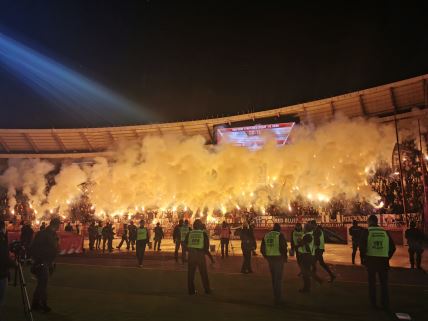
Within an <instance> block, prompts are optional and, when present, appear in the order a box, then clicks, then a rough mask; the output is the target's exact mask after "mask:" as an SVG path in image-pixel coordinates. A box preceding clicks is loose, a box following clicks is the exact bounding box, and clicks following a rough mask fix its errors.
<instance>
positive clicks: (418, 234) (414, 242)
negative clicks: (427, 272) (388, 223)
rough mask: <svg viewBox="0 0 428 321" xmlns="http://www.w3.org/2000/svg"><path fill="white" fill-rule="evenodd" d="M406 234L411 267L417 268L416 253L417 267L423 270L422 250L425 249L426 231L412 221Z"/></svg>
mask: <svg viewBox="0 0 428 321" xmlns="http://www.w3.org/2000/svg"><path fill="white" fill-rule="evenodd" d="M404 236H405V237H406V239H407V244H408V245H409V260H410V267H411V268H412V269H414V268H415V254H416V268H417V269H419V270H422V271H423V269H422V266H421V262H422V252H423V251H424V247H423V242H424V233H422V231H421V230H419V229H417V228H416V223H415V222H413V221H412V222H410V228H409V229H407V230H406V232H405V234H404Z"/></svg>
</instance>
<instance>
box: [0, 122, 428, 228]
mask: <svg viewBox="0 0 428 321" xmlns="http://www.w3.org/2000/svg"><path fill="white" fill-rule="evenodd" d="M291 141H292V143H291V144H289V145H286V146H283V147H278V146H276V144H275V142H274V141H268V142H267V144H266V145H265V146H264V147H263V148H262V149H260V150H257V151H250V150H248V149H245V148H241V147H236V146H232V145H228V144H222V145H218V146H213V145H206V144H205V140H204V138H203V137H200V136H192V137H185V136H183V137H178V136H170V137H168V136H166V137H159V136H150V137H146V138H144V139H142V140H132V141H121V142H119V143H118V144H117V146H115V147H114V148H113V156H112V157H111V158H109V159H107V158H104V157H98V158H95V159H93V160H91V161H90V162H89V163H88V162H82V163H71V161H69V160H67V161H64V162H63V163H62V164H61V165H59V166H58V165H56V166H55V165H54V164H52V163H50V162H49V161H47V160H32V159H22V160H10V161H9V164H8V168H7V169H6V170H5V171H4V172H3V173H2V175H1V176H0V185H1V187H2V189H3V190H2V197H1V207H2V209H1V211H2V212H1V215H2V216H11V215H14V214H18V213H19V214H21V215H24V216H25V215H29V216H30V217H33V218H36V219H41V218H47V217H49V216H51V215H60V216H62V217H63V218H70V219H80V220H84V221H86V220H90V219H92V218H96V219H106V218H112V217H115V216H119V217H123V216H124V215H126V217H132V216H133V215H135V214H138V213H142V212H146V213H147V212H150V213H151V217H152V218H153V219H156V218H161V216H162V215H167V214H166V213H169V214H171V213H172V215H175V214H177V213H179V214H183V213H187V215H188V216H189V217H191V216H199V217H202V218H203V219H205V220H206V221H207V222H215V221H218V220H220V219H223V217H224V215H230V214H231V213H233V214H234V215H238V216H239V215H240V213H252V214H253V215H260V214H265V213H269V214H272V215H281V214H285V215H298V216H300V215H313V216H316V215H319V214H320V212H324V213H329V214H330V215H331V216H332V217H334V216H335V215H336V214H338V213H340V214H347V213H358V214H367V213H369V212H372V211H373V210H378V211H388V212H397V213H398V212H400V211H401V212H402V203H401V186H400V184H399V175H396V173H395V171H394V169H393V168H392V167H391V154H392V151H393V148H394V144H395V133H394V128H393V127H392V126H390V125H380V124H377V123H374V122H370V121H366V120H363V119H353V120H349V119H346V118H342V117H338V118H336V119H335V120H333V121H331V122H329V123H325V124H324V125H322V126H319V127H318V128H312V127H311V126H305V125H300V126H299V127H298V128H296V129H295V130H294V131H293V132H292V134H291ZM409 146H410V145H409ZM412 148H413V150H412ZM407 150H408V151H409V153H410V154H411V153H412V151H414V152H415V153H414V154H415V155H417V152H418V151H417V149H416V147H415V146H414V145H412V146H410V147H409V148H408V149H407ZM410 154H409V155H410ZM412 157H414V158H413V159H412ZM404 164H405V166H404V167H405V177H406V193H407V194H408V195H409V199H411V204H408V206H409V208H411V210H419V209H420V208H419V206H420V205H419V202H421V201H422V199H421V197H422V196H421V195H422V194H423V192H422V188H423V187H422V186H421V168H420V167H419V168H418V167H417V165H416V166H415V164H418V160H417V159H416V156H411V157H410V156H409V157H408V159H407V161H406V160H405V163H404ZM169 214H168V215H169ZM5 218H6V217H5Z"/></svg>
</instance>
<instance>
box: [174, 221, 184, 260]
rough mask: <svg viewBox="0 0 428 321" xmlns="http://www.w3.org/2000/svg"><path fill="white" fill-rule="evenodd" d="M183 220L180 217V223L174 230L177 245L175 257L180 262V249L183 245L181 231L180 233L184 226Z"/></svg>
mask: <svg viewBox="0 0 428 321" xmlns="http://www.w3.org/2000/svg"><path fill="white" fill-rule="evenodd" d="M183 223H184V222H183V220H182V219H180V220H179V221H178V225H176V226H175V227H174V231H173V232H172V239H173V241H174V245H175V249H174V259H175V262H178V250H179V249H180V246H181V233H180V229H181V227H182V226H183Z"/></svg>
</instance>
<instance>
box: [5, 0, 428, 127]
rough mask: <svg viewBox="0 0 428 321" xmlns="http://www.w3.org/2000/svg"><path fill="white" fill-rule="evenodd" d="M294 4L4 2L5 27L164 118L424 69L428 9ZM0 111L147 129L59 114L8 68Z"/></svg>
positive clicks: (41, 123)
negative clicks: (427, 14) (303, 5)
mask: <svg viewBox="0 0 428 321" xmlns="http://www.w3.org/2000/svg"><path fill="white" fill-rule="evenodd" d="M299 2H300V1H296V2H295V3H296V4H295V5H294V6H285V5H282V6H280V5H278V4H277V3H278V1H275V2H272V4H269V1H254V4H248V3H247V4H245V2H242V3H238V2H234V1H212V2H211V1H198V2H196V1H194V2H193V3H192V2H186V1H168V2H167V1H157V0H151V1H143V0H141V1H135V2H133V1H111V2H110V1H105V0H103V1H90V0H82V1H78V0H74V1H65V0H64V1H30V0H29V1H20V0H0V32H2V33H4V34H6V35H8V36H9V37H12V38H14V39H16V40H18V41H20V42H22V43H24V44H26V45H28V46H30V47H31V48H33V49H35V50H38V51H39V52H41V53H43V54H45V55H48V56H49V57H52V58H53V59H55V60H57V61H59V62H61V63H63V64H65V65H67V66H68V67H70V68H72V69H74V70H76V71H78V72H79V73H82V74H84V75H86V76H87V77H89V78H91V79H94V80H96V81H98V82H100V83H102V84H103V85H105V86H106V87H108V88H110V89H112V90H114V91H115V92H117V93H119V94H121V95H123V96H125V97H126V98H128V99H130V100H132V101H134V102H135V103H137V104H138V105H139V106H141V113H144V110H150V111H153V112H154V113H155V114H157V115H158V118H157V119H153V121H162V122H166V121H178V120H193V119H201V118H207V117H217V116H221V115H232V114H238V113H244V112H248V111H250V110H251V111H259V110H264V109H269V108H274V107H279V106H285V105H290V104H295V103H300V102H305V101H310V100H314V99H320V98H325V97H329V96H333V95H338V94H343V93H347V92H352V91H355V90H359V89H365V88H369V87H372V86H376V85H382V84H385V83H388V82H392V81H398V80H402V79H406V78H409V77H413V76H418V75H422V74H425V73H428V32H427V30H428V19H427V18H426V13H427V8H426V7H421V6H418V5H413V6H412V7H411V8H404V7H399V6H395V5H392V4H389V5H386V6H378V7H376V6H375V5H374V2H370V3H369V4H367V5H365V4H363V3H359V5H358V7H346V8H338V7H336V6H330V7H329V6H326V5H325V4H324V2H320V3H321V4H318V5H306V6H305V7H302V6H300V7H298V6H297V3H299ZM210 3H211V4H210ZM0 108H1V117H0V128H13V127H15V128H43V127H47V128H52V127H54V128H63V127H92V126H106V125H125V124H133V123H139V122H141V120H139V119H135V120H133V121H130V120H123V119H122V118H120V117H112V116H111V115H102V116H100V117H95V116H93V115H91V114H88V115H83V114H79V112H75V111H72V110H64V109H63V108H61V106H56V105H55V104H54V103H52V102H49V101H47V100H45V99H44V98H43V97H41V96H40V95H38V94H37V93H36V92H34V91H33V90H32V89H30V88H29V87H27V86H26V85H25V84H24V83H23V82H21V81H20V80H19V79H17V78H16V77H15V76H14V75H13V74H12V73H10V72H8V71H7V70H5V69H4V68H2V66H1V64H0ZM98 108H102V106H99V107H98Z"/></svg>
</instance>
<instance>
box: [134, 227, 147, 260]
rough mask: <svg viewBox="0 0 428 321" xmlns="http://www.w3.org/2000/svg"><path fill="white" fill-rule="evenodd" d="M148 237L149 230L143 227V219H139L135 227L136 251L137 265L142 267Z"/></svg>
mask: <svg viewBox="0 0 428 321" xmlns="http://www.w3.org/2000/svg"><path fill="white" fill-rule="evenodd" d="M149 239H150V234H149V230H148V229H147V228H145V227H144V220H141V221H140V226H139V227H138V229H137V242H136V252H137V260H138V267H142V265H143V259H144V253H145V252H146V245H147V243H148V241H149Z"/></svg>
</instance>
